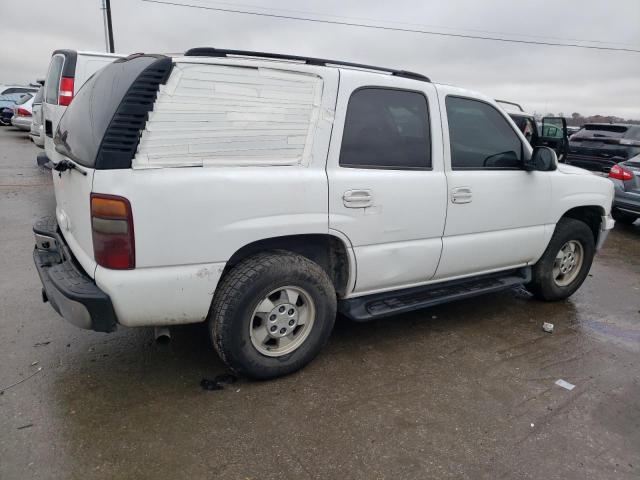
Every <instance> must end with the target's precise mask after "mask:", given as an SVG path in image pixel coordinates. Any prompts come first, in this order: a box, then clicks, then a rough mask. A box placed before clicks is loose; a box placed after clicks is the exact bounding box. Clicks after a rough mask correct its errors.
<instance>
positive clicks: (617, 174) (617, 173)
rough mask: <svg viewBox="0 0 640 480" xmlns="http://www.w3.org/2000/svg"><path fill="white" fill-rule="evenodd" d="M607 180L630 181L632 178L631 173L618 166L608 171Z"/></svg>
mask: <svg viewBox="0 0 640 480" xmlns="http://www.w3.org/2000/svg"><path fill="white" fill-rule="evenodd" d="M609 178H615V179H616V180H631V179H632V178H633V172H631V171H630V170H627V169H626V168H624V167H621V166H620V165H614V166H613V167H611V170H609Z"/></svg>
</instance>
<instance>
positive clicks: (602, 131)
mask: <svg viewBox="0 0 640 480" xmlns="http://www.w3.org/2000/svg"><path fill="white" fill-rule="evenodd" d="M627 130H628V127H625V126H624V125H585V126H584V127H582V130H580V131H579V132H578V133H576V135H575V136H576V137H578V138H622V137H623V136H624V134H625V133H627Z"/></svg>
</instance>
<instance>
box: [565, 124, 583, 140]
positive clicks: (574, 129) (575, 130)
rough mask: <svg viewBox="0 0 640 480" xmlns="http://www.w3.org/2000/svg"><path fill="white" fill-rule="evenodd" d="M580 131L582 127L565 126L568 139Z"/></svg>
mask: <svg viewBox="0 0 640 480" xmlns="http://www.w3.org/2000/svg"><path fill="white" fill-rule="evenodd" d="M581 129H582V127H575V126H569V125H567V133H568V134H569V138H571V135H573V134H574V133H578V132H579V131H580V130H581Z"/></svg>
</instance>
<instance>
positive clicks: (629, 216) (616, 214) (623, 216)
mask: <svg viewBox="0 0 640 480" xmlns="http://www.w3.org/2000/svg"><path fill="white" fill-rule="evenodd" d="M611 216H612V217H613V219H614V220H615V221H616V222H620V223H624V224H625V225H631V224H632V223H633V222H635V221H636V220H637V219H638V218H640V217H638V215H634V214H633V213H627V212H621V211H620V210H616V209H613V210H612V211H611Z"/></svg>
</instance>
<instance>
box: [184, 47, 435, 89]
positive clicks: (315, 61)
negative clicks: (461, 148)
mask: <svg viewBox="0 0 640 480" xmlns="http://www.w3.org/2000/svg"><path fill="white" fill-rule="evenodd" d="M184 55H185V57H228V56H240V57H257V58H269V59H274V60H292V61H297V62H303V63H306V64H307V65H320V66H327V65H338V66H343V67H352V68H361V69H363V70H373V71H377V72H384V73H389V74H391V75H393V76H395V77H403V78H411V79H413V80H420V81H423V82H431V80H429V78H428V77H425V76H424V75H421V74H420V73H415V72H408V71H406V70H394V69H392V68H384V67H375V66H373V65H364V64H361V63H352V62H341V61H339V60H327V59H324V58H313V57H300V56H297V55H283V54H280V53H265V52H252V51H250V50H223V49H219V48H210V47H199V48H191V49H189V50H187V51H186V52H185V54H184Z"/></svg>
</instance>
